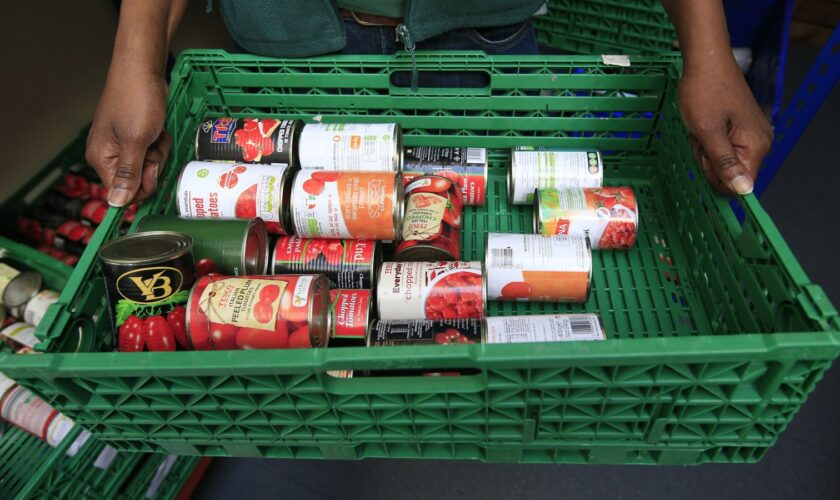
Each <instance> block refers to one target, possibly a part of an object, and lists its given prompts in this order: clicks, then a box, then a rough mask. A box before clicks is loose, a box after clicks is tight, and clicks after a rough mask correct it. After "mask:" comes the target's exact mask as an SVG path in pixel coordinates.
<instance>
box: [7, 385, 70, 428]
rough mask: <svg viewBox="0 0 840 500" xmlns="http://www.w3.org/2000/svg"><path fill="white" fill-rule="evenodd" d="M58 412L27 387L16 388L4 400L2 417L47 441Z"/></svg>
mask: <svg viewBox="0 0 840 500" xmlns="http://www.w3.org/2000/svg"><path fill="white" fill-rule="evenodd" d="M56 415H58V410H56V409H55V408H53V407H52V406H50V405H48V404H47V403H46V402H45V401H44V400H43V399H41V398H39V397H38V396H36V395H35V394H34V393H33V392H32V391H30V390H29V389H27V388H25V387H21V386H16V387H14V388H13V389H11V390H10V391H9V392H8V393H6V396H5V397H4V398H3V402H2V407H0V416H2V417H3V419H4V420H6V421H8V422H10V423H12V424H14V425H16V426H17V427H20V428H21V429H23V430H25V431H27V432H29V433H31V434H34V435H35V436H37V437H38V438H40V439H43V440H46V438H47V429H48V428H49V425H50V422H52V420H53V419H54V418H55V416H56Z"/></svg>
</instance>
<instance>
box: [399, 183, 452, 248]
mask: <svg viewBox="0 0 840 500" xmlns="http://www.w3.org/2000/svg"><path fill="white" fill-rule="evenodd" d="M405 198H406V201H405V215H404V217H403V227H402V241H400V242H399V243H398V244H397V248H396V251H395V252H394V260H402V261H421V260H425V261H435V260H459V259H460V258H461V216H462V212H463V210H464V206H463V198H462V195H461V190H460V188H459V187H458V185H457V184H455V182H453V181H452V180H450V179H447V178H446V177H440V176H438V175H424V176H423V177H418V178H417V179H414V181H412V182H411V183H410V184H409V185H408V186H407V187H406V188H405Z"/></svg>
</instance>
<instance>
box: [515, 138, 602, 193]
mask: <svg viewBox="0 0 840 500" xmlns="http://www.w3.org/2000/svg"><path fill="white" fill-rule="evenodd" d="M603 183H604V164H603V162H602V161H601V153H600V152H599V151H597V150H588V151H569V150H563V149H543V148H530V147H517V148H513V151H511V158H510V170H509V171H508V185H507V189H508V201H509V202H510V204H511V205H530V204H531V203H533V202H534V190H536V189H560V188H565V187H601V186H602V185H603Z"/></svg>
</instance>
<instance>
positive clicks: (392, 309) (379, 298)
mask: <svg viewBox="0 0 840 500" xmlns="http://www.w3.org/2000/svg"><path fill="white" fill-rule="evenodd" d="M481 271H482V269H481V262H385V263H383V264H382V268H381V269H380V270H379V279H378V280H377V294H376V308H377V310H378V312H379V319H452V318H480V317H482V315H483V314H484V311H485V310H486V306H485V304H486V298H485V295H484V293H485V287H484V279H483V278H482V272H481Z"/></svg>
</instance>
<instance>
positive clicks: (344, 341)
mask: <svg viewBox="0 0 840 500" xmlns="http://www.w3.org/2000/svg"><path fill="white" fill-rule="evenodd" d="M371 295H372V294H371V291H370V290H344V289H333V290H330V300H331V301H332V315H333V318H332V331H331V332H330V342H329V345H330V346H341V345H364V343H365V336H366V335H367V331H368V322H369V321H370V317H369V312H370V301H371Z"/></svg>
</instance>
